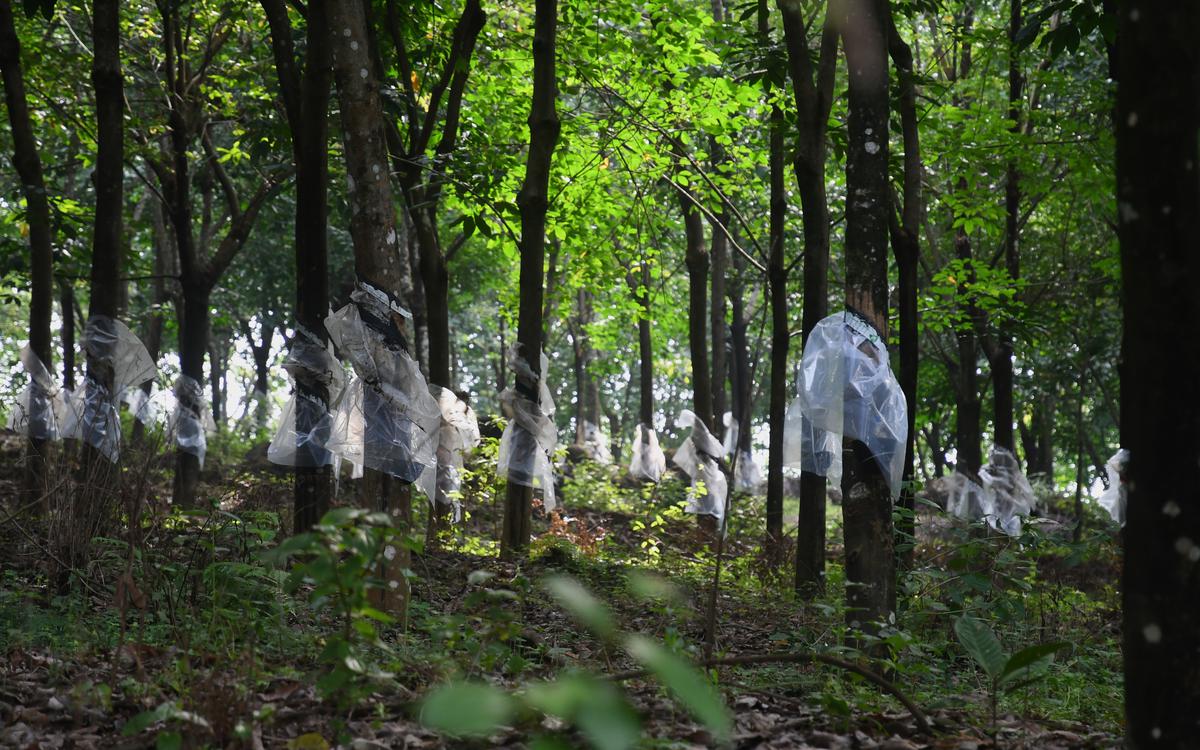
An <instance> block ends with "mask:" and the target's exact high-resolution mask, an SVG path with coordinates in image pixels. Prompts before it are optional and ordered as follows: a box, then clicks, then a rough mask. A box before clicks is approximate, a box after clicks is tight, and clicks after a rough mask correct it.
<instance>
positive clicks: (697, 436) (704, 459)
mask: <svg viewBox="0 0 1200 750" xmlns="http://www.w3.org/2000/svg"><path fill="white" fill-rule="evenodd" d="M675 423H676V424H677V425H679V426H680V427H691V428H692V433H691V434H690V435H689V436H688V438H687V439H686V440H684V441H683V445H681V446H679V449H678V450H676V451H675V455H674V456H672V457H671V460H672V461H674V462H675V465H676V466H678V467H679V468H681V469H683V472H684V473H685V474H687V475H688V477H690V478H691V480H692V486H693V487H695V485H696V482H704V495H703V496H701V495H698V494H696V493H692V495H691V497H690V499H689V500H688V504H687V507H686V508H685V509H684V510H685V511H686V512H688V513H696V514H704V515H710V516H716V519H717V525H718V526H720V525H721V524H722V523H723V521H724V519H725V495H726V494H727V490H728V483H727V481H726V479H725V473H724V472H722V471H721V466H720V464H719V463H718V462H717V460H718V458H719V457H720V456H721V454H722V453H723V452H724V449H723V448H722V446H721V444H720V443H719V442H717V439H716V438H715V437H713V434H712V433H711V432H709V431H708V427H707V426H705V424H704V422H702V421H700V419H699V418H697V417H696V414H695V412H693V411H692V410H691V409H684V410H683V411H681V412H679V419H678V420H676V422H675Z"/></svg>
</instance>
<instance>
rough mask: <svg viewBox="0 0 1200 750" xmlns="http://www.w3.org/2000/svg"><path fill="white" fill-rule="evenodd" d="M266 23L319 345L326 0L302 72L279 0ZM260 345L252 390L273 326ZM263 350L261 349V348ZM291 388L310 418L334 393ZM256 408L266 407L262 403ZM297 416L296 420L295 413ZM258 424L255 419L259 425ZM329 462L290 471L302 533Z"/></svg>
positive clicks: (299, 305)
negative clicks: (308, 406) (312, 408)
mask: <svg viewBox="0 0 1200 750" xmlns="http://www.w3.org/2000/svg"><path fill="white" fill-rule="evenodd" d="M262 6H263V10H264V11H265V13H266V16H267V22H268V24H269V25H270V28H271V51H272V53H273V55H274V59H275V72H276V75H277V76H278V78H279V90H280V94H281V96H282V98H283V102H284V113H285V115H286V117H287V121H288V130H289V132H290V134H291V141H292V161H293V163H294V165H295V168H296V216H295V243H296V325H297V326H299V327H302V328H305V329H307V330H308V331H310V332H311V333H312V334H314V335H315V336H316V337H317V340H319V341H320V342H321V343H322V344H326V343H327V342H328V340H329V336H328V333H327V332H326V330H325V314H326V312H327V311H328V310H329V270H328V269H329V248H328V221H329V220H328V216H329V204H328V188H327V187H326V186H327V184H328V182H329V159H328V140H329V125H328V122H329V120H328V111H329V96H330V87H331V78H332V76H331V70H330V57H329V30H328V27H327V26H326V22H325V13H326V10H325V0H310V3H309V6H308V8H309V12H308V14H307V22H308V34H307V42H308V43H307V47H306V51H305V53H304V61H303V71H301V68H300V64H299V63H298V61H297V57H296V53H295V50H294V45H293V43H292V27H291V22H290V21H289V19H288V11H287V6H286V5H285V4H284V2H283V0H262ZM263 329H264V335H263V337H262V344H261V347H259V348H255V350H254V363H255V373H256V382H255V390H258V391H259V392H261V393H262V394H264V395H265V394H266V393H267V391H268V381H267V358H268V357H269V356H270V350H271V334H272V333H273V332H274V328H273V327H272V328H271V329H267V327H266V325H265V324H264V326H263ZM260 350H261V351H260ZM296 392H297V394H298V395H299V396H300V397H302V398H308V399H311V400H312V401H313V402H314V403H317V404H320V405H322V406H323V408H322V409H318V410H316V412H309V411H308V410H302V411H301V414H303V416H304V418H305V419H307V418H308V417H309V415H310V414H311V415H312V417H314V419H313V420H311V421H312V422H315V421H316V420H319V419H320V418H321V416H322V414H323V413H327V412H328V409H329V401H330V399H331V398H332V397H333V396H334V395H335V394H332V393H329V388H328V387H327V386H326V385H325V384H324V383H322V382H320V381H318V380H315V379H313V378H308V377H300V378H297V380H296ZM259 403H260V407H259V412H260V414H262V413H264V412H265V410H266V403H265V401H260V402H259ZM301 414H297V418H298V419H299V418H300V417H301ZM261 426H262V424H261V421H260V428H261ZM313 427H314V424H313V423H309V424H301V423H297V425H296V428H297V431H298V432H308V431H311V430H312V429H313ZM332 474H333V467H331V466H317V467H312V466H297V467H296V468H295V472H294V475H293V476H294V483H295V484H294V494H293V528H294V530H295V532H296V533H300V532H303V531H307V530H309V529H311V528H312V526H313V525H314V524H315V523H316V522H317V521H318V520H320V518H321V516H323V515H324V514H325V512H326V511H328V509H329V503H330V495H331V492H332V485H331V481H330V480H331V478H332Z"/></svg>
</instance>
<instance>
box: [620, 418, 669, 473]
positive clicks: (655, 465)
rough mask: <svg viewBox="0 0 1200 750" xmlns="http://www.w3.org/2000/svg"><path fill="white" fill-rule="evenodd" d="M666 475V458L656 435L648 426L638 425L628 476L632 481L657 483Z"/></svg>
mask: <svg viewBox="0 0 1200 750" xmlns="http://www.w3.org/2000/svg"><path fill="white" fill-rule="evenodd" d="M665 473H667V457H666V455H664V454H663V451H662V448H660V447H659V445H658V435H657V434H655V432H654V428H653V427H651V426H650V425H648V424H639V425H638V426H637V430H636V434H635V435H634V438H633V458H632V459H630V461H629V475H630V476H632V477H633V478H634V479H641V480H644V481H648V482H658V481H660V480H661V479H662V476H663V474H665Z"/></svg>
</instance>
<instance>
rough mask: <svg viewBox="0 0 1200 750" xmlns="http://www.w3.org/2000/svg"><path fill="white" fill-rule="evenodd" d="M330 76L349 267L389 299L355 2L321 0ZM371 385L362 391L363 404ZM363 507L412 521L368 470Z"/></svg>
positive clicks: (396, 275)
mask: <svg viewBox="0 0 1200 750" xmlns="http://www.w3.org/2000/svg"><path fill="white" fill-rule="evenodd" d="M325 11H326V16H325V17H326V24H327V26H328V28H329V39H330V52H331V54H332V57H333V73H334V79H335V80H336V82H337V92H338V102H339V104H340V111H341V122H342V141H343V146H344V149H343V150H344V152H345V157H346V173H347V176H348V179H349V180H350V184H351V189H350V206H351V218H350V235H351V238H352V240H353V242H354V268H355V272H356V273H357V275H358V279H359V282H360V284H362V283H365V284H369V285H370V286H372V287H374V288H375V289H378V290H382V291H383V292H384V293H386V294H387V295H389V297H391V298H392V300H395V299H396V297H397V294H398V292H399V290H400V288H401V284H402V279H401V275H402V274H403V273H405V272H406V271H405V269H404V268H402V267H401V261H400V258H401V252H400V245H399V242H398V238H397V232H396V212H395V204H394V203H393V199H392V190H391V184H390V182H389V174H388V158H387V156H388V154H387V145H386V133H385V128H386V126H385V121H384V116H383V104H382V101H381V99H380V95H379V81H378V79H377V78H376V76H375V72H374V67H373V65H372V61H371V49H370V40H369V30H368V26H369V19H368V18H367V15H366V14H367V11H368V8H367V5H366V4H364V3H359V2H353V1H348V2H327V3H326V7H325ZM403 320H404V319H403V318H402V317H401V316H400V315H399V314H397V313H394V312H393V313H392V314H391V319H390V320H389V321H386V323H387V324H389V325H390V326H391V328H392V330H393V332H394V333H396V334H397V336H398V337H400V338H403V328H402V326H403ZM374 393H375V389H374V387H372V386H370V385H368V386H367V387H366V394H365V395H366V396H367V398H371V397H373V394H374ZM362 491H363V497H364V499H365V500H366V502H367V503H368V504H369V505H371V506H372V507H375V508H376V509H378V510H382V511H384V512H387V513H388V514H389V515H391V516H392V518H393V519H394V520H395V522H396V525H397V526H398V527H399V528H400V530H401V531H402V532H405V533H406V532H407V530H408V529H407V526H408V524H409V522H410V521H411V518H412V487H411V485H408V484H405V483H404V482H401V481H400V480H399V479H397V478H395V477H390V476H387V475H384V474H383V473H382V472H379V471H377V470H374V469H369V468H368V469H367V470H366V472H365V474H364V481H363V486H362ZM408 564H409V552H408V549H407V547H405V546H404V545H399V547H398V549H397V554H396V555H395V556H394V557H393V558H392V559H391V561H390V562H389V563H387V564H386V565H385V567H386V570H385V571H384V576H385V577H386V578H387V579H388V580H389V585H390V582H391V581H395V582H396V583H397V586H396V587H395V588H389V589H387V590H385V592H384V595H383V597H382V605H383V606H385V607H386V608H387V609H388V610H390V611H392V612H395V613H397V615H398V616H399V617H400V619H401V620H402V621H403V620H404V618H405V617H406V612H407V603H408V595H409V591H408V583H407V579H406V578H405V577H404V575H403V570H404V569H405V568H407V567H408Z"/></svg>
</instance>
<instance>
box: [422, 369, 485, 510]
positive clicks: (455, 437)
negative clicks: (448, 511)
mask: <svg viewBox="0 0 1200 750" xmlns="http://www.w3.org/2000/svg"><path fill="white" fill-rule="evenodd" d="M429 392H430V393H431V394H432V395H433V396H434V397H435V398H436V400H437V404H438V408H439V410H440V411H441V413H442V417H441V425H440V426H439V427H438V444H437V452H436V455H435V458H436V459H437V465H436V466H435V467H428V468H426V469H425V471H424V473H422V475H421V479H420V481H419V482H418V484H419V485H420V487H421V489H422V490H423V491H424V492H425V496H426V497H428V498H429V500H430V502H432V503H436V504H438V505H441V506H445V507H449V508H452V509H453V512H452V517H453V519H454V521H455V522H456V523H457V522H458V521H459V520H461V518H462V502H461V500H460V498H461V496H462V492H461V490H462V470H463V462H464V458H465V455H466V453H467V452H468V451H470V450H472V449H473V448H475V446H477V445H479V440H480V436H479V421H478V420H477V419H476V417H475V411H474V410H473V409H472V408H471V407H470V406H469V405H468V404H467V402H466V401H464V400H462V399H461V398H459V397H458V395H457V394H455V393H454V391H452V390H450V389H449V388H443V387H441V386H438V385H431V386H429Z"/></svg>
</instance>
